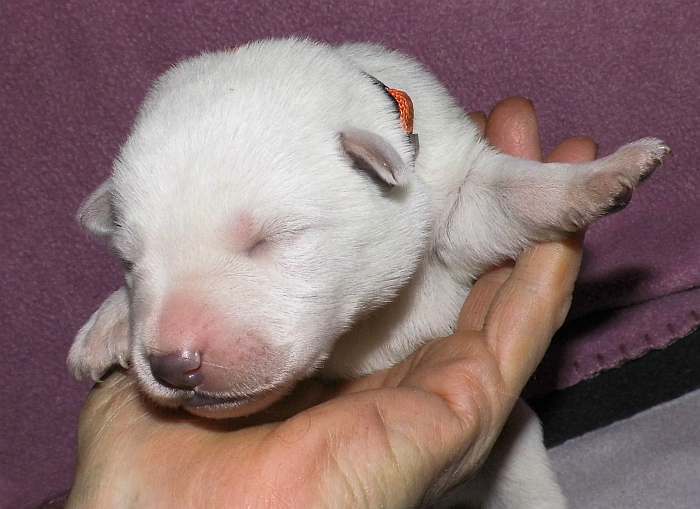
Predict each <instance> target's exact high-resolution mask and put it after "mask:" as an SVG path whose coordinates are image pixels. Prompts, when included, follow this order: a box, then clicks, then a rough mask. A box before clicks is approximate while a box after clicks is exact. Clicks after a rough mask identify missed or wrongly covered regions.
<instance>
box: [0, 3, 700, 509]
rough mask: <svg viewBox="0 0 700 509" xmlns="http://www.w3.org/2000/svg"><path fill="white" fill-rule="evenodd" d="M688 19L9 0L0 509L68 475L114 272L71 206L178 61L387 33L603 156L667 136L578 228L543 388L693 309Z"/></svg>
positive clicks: (686, 6)
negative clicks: (629, 187)
mask: <svg viewBox="0 0 700 509" xmlns="http://www.w3.org/2000/svg"><path fill="white" fill-rule="evenodd" d="M698 26H700V4H698V3H696V2H694V1H691V0H686V1H669V0H666V1H643V2H640V1H639V0H607V1H601V0H589V1H586V2H583V1H580V2H577V1H574V0H566V1H564V0H561V1H556V2H555V1H551V0H550V1H547V0H533V1H530V2H527V3H525V2H523V3H522V5H516V3H515V2H513V3H510V2H483V1H458V0H452V1H432V2H422V1H421V0H401V1H386V2H372V1H368V0H356V1H353V2H331V3H329V2H326V1H321V2H319V1H315V2H309V1H301V0H287V1H280V0H278V1H267V0H266V1H259V0H250V1H244V2H227V1H210V2H207V5H206V6H197V5H195V3H194V2H182V1H167V2H165V1H164V2H152V3H149V4H148V5H142V4H141V3H139V2H113V1H108V0H96V1H90V2H74V1H66V2H41V1H31V2H30V1H26V0H25V1H21V0H12V1H8V0H5V1H4V2H2V5H1V6H0V47H1V48H2V52H0V76H1V78H0V80H1V81H0V86H1V87H2V88H1V92H0V113H1V117H0V257H1V259H2V264H1V268H0V271H1V272H0V285H1V294H0V299H1V303H2V306H0V323H1V324H2V328H1V329H0V346H1V347H2V352H3V354H4V355H5V365H4V369H2V370H1V371H0V408H1V409H2V410H1V411H0V430H1V432H0V506H2V507H13V508H16V507H23V506H25V505H31V504H32V503H36V502H38V501H39V500H41V499H42V498H44V497H45V496H47V495H50V494H51V493H53V492H56V491H58V490H61V489H64V488H66V487H67V486H68V485H69V483H70V480H71V476H72V469H73V466H74V446H75V441H76V422H77V416H78V412H79V409H80V406H81V403H82V401H83V398H84V395H85V393H86V390H87V388H86V387H85V386H83V385H79V384H77V383H76V382H74V381H72V380H71V379H70V377H69V376H68V374H67V372H66V370H65V367H64V360H65V356H66V352H67V349H68V347H69V344H70V342H71V340H72V337H73V334H74V333H75V331H76V330H77V329H78V328H79V326H80V325H81V324H82V323H83V322H84V321H85V320H86V319H87V317H88V316H89V315H90V313H91V312H92V311H93V310H94V309H95V308H96V307H97V305H98V304H99V303H100V302H101V300H102V299H103V298H105V297H106V296H107V295H108V294H109V292H111V291H112V289H114V288H115V287H116V286H118V285H119V282H120V276H119V271H118V266H117V264H116V263H115V262H114V261H112V260H111V259H110V258H109V257H108V255H107V253H106V252H105V250H104V249H100V248H99V247H97V246H95V245H94V244H92V243H90V242H89V241H88V239H87V238H86V236H85V235H84V234H82V233H81V232H79V231H78V229H77V227H76V226H75V224H74V222H73V214H74V212H75V210H76V208H77V206H78V204H79V203H80V201H81V200H82V199H83V198H84V197H85V196H86V195H87V193H88V192H89V191H91V190H92V189H93V188H94V187H95V186H96V185H97V184H98V183H99V182H100V181H101V180H102V179H103V178H105V176H106V175H107V174H108V172H109V170H110V164H111V161H112V158H113V157H114V155H115V153H116V151H117V149H118V147H119V144H120V143H121V142H122V141H123V140H124V139H125V136H126V134H127V132H128V129H129V126H130V124H131V122H132V119H133V117H134V114H135V112H136V109H137V106H138V104H139V102H140V101H141V99H142V98H143V96H144V93H145V91H146V89H147V86H148V85H149V83H150V82H151V80H153V79H154V78H155V77H156V75H157V74H158V73H160V72H162V71H164V70H165V69H166V68H167V67H168V65H170V64H171V63H172V62H174V61H176V60H177V59H179V58H182V57H184V56H187V55H192V54H195V53H197V52H199V51H202V50H204V49H215V48H221V47H224V46H234V45H237V44H240V43H242V42H244V41H247V40H250V39H255V38H260V37H267V36H281V35H287V34H293V33H294V34H308V35H310V36H312V37H315V38H320V39H325V40H329V41H346V40H371V41H378V42H383V43H385V44H387V45H390V46H392V47H395V48H397V49H401V50H405V51H407V52H410V53H412V54H414V55H416V56H417V57H419V58H420V59H421V60H422V61H423V62H425V63H426V64H428V65H429V67H430V68H431V69H432V70H433V71H434V72H435V73H436V74H437V75H438V76H439V77H440V78H441V79H442V80H443V81H444V82H445V83H446V85H447V86H448V87H449V88H450V90H452V92H453V93H454V94H455V95H456V96H457V97H458V99H459V100H460V102H461V103H462V104H463V106H464V107H465V108H467V109H482V110H489V109H490V108H491V107H492V105H493V103H494V101H495V100H497V99H499V98H502V97H505V96H508V95H513V94H520V95H525V96H527V97H530V98H532V99H533V100H534V102H535V103H536V105H537V107H538V110H539V113H540V122H541V127H542V132H543V138H544V145H545V147H546V148H551V147H553V146H554V144H556V143H557V142H558V141H560V140H561V139H562V138H564V137H565V136H569V135H575V134H582V133H585V134H589V135H592V136H593V137H594V138H595V139H596V140H598V141H599V142H600V147H601V152H602V153H603V154H605V153H608V152H610V151H611V150H613V149H614V148H615V147H616V146H618V145H620V144H622V143H624V142H627V141H631V140H633V139H636V138H639V137H642V136H646V135H654V136H659V137H662V138H664V139H665V140H667V141H668V142H669V143H670V145H671V146H672V148H673V150H674V153H675V155H674V157H673V159H672V160H671V162H670V163H669V164H667V165H666V167H664V168H663V169H662V170H661V172H659V173H657V174H656V175H655V176H654V177H653V178H652V179H651V180H650V181H649V182H648V183H647V185H645V186H644V188H642V190H641V191H640V192H639V193H638V194H637V195H636V196H635V198H634V200H633V202H632V204H631V205H630V206H629V207H628V209H627V210H626V211H625V212H623V213H622V214H618V215H614V216H611V217H608V218H606V219H604V220H603V221H601V222H600V223H599V224H597V225H596V226H595V227H594V228H592V229H591V231H590V232H589V234H588V237H587V244H586V247H587V254H586V260H585V266H584V270H583V274H582V276H581V282H580V285H579V287H578V292H577V295H576V299H575V305H574V310H573V314H572V316H573V319H572V321H571V322H570V324H569V325H568V326H567V328H566V330H565V332H564V333H563V334H562V335H560V339H559V341H558V342H557V343H556V344H555V346H554V347H553V349H552V352H550V355H549V356H548V358H547V360H546V361H545V364H544V367H543V369H542V370H541V372H540V374H539V375H538V377H537V379H536V384H535V385H534V386H533V390H536V391H540V392H541V391H546V390H549V389H551V388H552V387H565V386H568V385H571V384H573V383H576V382H578V381H580V380H581V379H582V378H585V377H589V376H592V375H594V374H595V373H596V372H598V371H599V370H600V369H604V368H608V367H612V366H615V365H618V364H619V363H621V362H623V361H624V360H625V359H629V358H633V357H636V356H639V355H642V354H643V353H644V352H646V351H648V349H649V348H661V347H663V346H665V345H667V344H668V343H669V342H670V341H672V340H673V339H676V338H678V337H680V336H682V335H685V334H686V333H687V332H689V331H690V330H691V329H692V328H694V327H696V326H697V325H698V323H699V322H700V315H699V313H700V290H698V284H699V283H700V263H698V252H699V250H698V247H700V246H699V243H700V240H699V239H700V234H699V233H698V230H699V228H698V226H699V224H700V216H699V215H700V207H698V181H699V180H700V174H699V173H698V171H697V160H698V157H699V156H700V154H699V153H698V149H697V136H698V132H699V128H700V101H699V100H698V83H700V66H699V64H698V62H700V36H699V35H698V28H697V27H698ZM615 308H619V310H618V311H610V310H611V309H615Z"/></svg>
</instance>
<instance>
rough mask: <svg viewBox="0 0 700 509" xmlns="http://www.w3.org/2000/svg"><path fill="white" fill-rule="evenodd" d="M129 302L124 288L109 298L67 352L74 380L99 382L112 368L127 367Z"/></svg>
mask: <svg viewBox="0 0 700 509" xmlns="http://www.w3.org/2000/svg"><path fill="white" fill-rule="evenodd" d="M128 362H129V302H128V296H127V293H126V289H125V288H120V289H119V290H117V291H116V292H114V293H113V294H112V295H110V296H109V297H108V298H107V299H106V300H105V301H104V302H103V303H102V305H101V306H100V307H99V309H98V310H97V311H95V312H94V313H93V315H92V316H91V317H90V319H89V320H88V321H87V323H85V325H83V326H82V327H81V329H80V331H78V334H77V335H76V337H75V340H74V341H73V345H72V346H71V348H70V351H69V352H68V360H67V364H68V368H69V369H70V371H71V373H72V374H73V376H75V378H76V379H78V380H82V379H84V378H87V377H90V378H91V379H92V380H94V381H97V380H99V379H100V378H101V377H102V375H104V373H105V372H106V371H107V370H108V369H109V368H110V367H112V366H114V365H116V364H119V365H121V366H122V367H124V368H126V367H128Z"/></svg>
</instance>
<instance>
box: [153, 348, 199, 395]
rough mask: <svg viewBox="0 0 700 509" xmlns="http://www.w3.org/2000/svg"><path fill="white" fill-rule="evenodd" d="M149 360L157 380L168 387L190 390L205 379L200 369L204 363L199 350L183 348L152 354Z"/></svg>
mask: <svg viewBox="0 0 700 509" xmlns="http://www.w3.org/2000/svg"><path fill="white" fill-rule="evenodd" d="M148 362H149V363H150V365H151V372H152V373H153V376H154V377H155V378H156V380H158V381H159V382H160V383H162V384H163V385H167V386H168V387H173V388H175V389H183V390H186V391H188V390H192V389H194V388H195V387H197V386H198V385H199V384H201V383H202V382H203V381H204V376H203V375H202V373H200V371H199V367H200V365H201V364H202V360H201V356H200V355H199V352H190V351H188V350H181V351H179V352H174V353H168V354H164V355H160V354H151V355H150V356H149V358H148Z"/></svg>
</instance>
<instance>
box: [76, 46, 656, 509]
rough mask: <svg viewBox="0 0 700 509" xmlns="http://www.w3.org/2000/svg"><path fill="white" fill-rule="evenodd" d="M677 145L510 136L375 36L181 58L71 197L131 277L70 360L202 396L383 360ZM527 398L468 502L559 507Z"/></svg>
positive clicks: (427, 333)
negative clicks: (493, 130)
mask: <svg viewBox="0 0 700 509" xmlns="http://www.w3.org/2000/svg"><path fill="white" fill-rule="evenodd" d="M388 87H391V88H388ZM393 89H400V90H402V91H405V93H407V95H408V96H409V97H410V98H411V99H412V101H413V108H414V112H415V113H414V115H413V114H412V112H411V108H410V105H409V104H408V103H409V101H408V99H407V98H406V95H405V94H403V93H401V92H399V91H397V90H393ZM412 121H413V126H411V123H412ZM413 132H415V133H416V134H417V135H418V136H419V137H420V147H418V143H417V142H416V136H415V135H413V134H412V133H413ZM667 151H668V148H667V147H666V146H665V145H664V144H663V143H662V142H661V141H659V140H656V139H650V138H647V139H643V140H640V141H637V142H635V143H632V144H629V145H626V146H624V147H622V148H621V149H619V150H618V151H617V152H616V153H614V154H613V155H611V156H608V157H606V158H603V159H600V160H598V161H596V162H594V163H589V164H581V165H575V167H574V165H567V164H541V163H537V162H532V161H524V160H519V159H515V158H512V157H509V156H506V155H504V154H500V153H498V152H497V151H495V150H494V149H493V148H491V147H489V146H488V145H487V144H486V143H485V142H484V141H483V140H482V139H481V138H480V137H479V133H478V132H477V129H476V128H475V126H474V125H473V124H472V123H471V122H470V121H469V119H468V117H467V116H466V115H465V114H464V112H463V111H462V110H461V109H460V108H459V106H458V105H457V104H456V102H455V101H454V100H453V99H452V98H451V97H450V95H449V94H448V93H447V91H446V90H445V89H444V87H443V86H442V85H441V84H440V83H439V82H438V81H437V80H436V79H435V78H434V77H433V76H432V75H431V74H430V73H429V72H427V71H426V70H425V69H424V68H423V67H421V66H420V65H419V64H418V63H416V62H415V61H414V60H412V59H410V58H409V57H406V56H404V55H401V54H399V53H395V52H390V51H387V50H385V49H384V48H381V47H379V46H373V45H365V44H351V45H345V46H340V47H331V46H328V45H326V44H320V43H315V42H310V41H303V40H297V39H287V40H272V41H261V42H254V43H251V44H248V45H246V46H243V47H240V48H237V49H234V50H230V51H223V52H218V53H206V54H203V55H201V56H199V57H196V58H192V59H189V60H186V61H184V62H181V63H180V64H178V65H176V66H175V67H173V68H172V69H171V70H169V71H168V72H167V73H165V74H164V75H163V76H162V77H161V78H160V79H159V80H158V81H157V82H156V84H155V85H154V87H153V89H152V90H151V92H150V93H149V95H148V97H147V98H146V100H145V102H144V105H143V106H142V108H141V111H140V113H139V115H138V118H137V120H136V125H135V126H134V128H133V131H132V133H131V135H130V137H129V139H128V140H127V142H126V143H125V144H124V146H123V147H122V150H121V153H120V155H119V157H118V158H117V161H116V162H115V165H114V174H113V175H112V176H111V177H110V178H109V179H108V180H107V181H106V182H105V183H104V184H102V185H101V186H100V187H99V188H98V189H97V190H96V191H95V192H94V193H93V194H92V195H91V196H90V197H89V198H88V199H87V201H86V202H85V204H84V205H83V206H82V208H81V209H80V212H79V219H80V222H81V223H82V224H83V225H84V226H85V228H86V229H87V230H88V231H90V232H92V233H93V234H94V235H96V236H98V237H103V238H106V239H108V242H109V244H110V245H111V246H112V247H113V249H114V250H115V252H116V253H117V254H118V255H119V256H120V257H121V258H122V259H123V260H124V264H125V269H126V285H125V286H124V287H123V288H121V289H119V290H117V291H116V292H115V293H114V294H112V296H110V297H109V298H108V299H107V300H106V301H105V302H104V303H103V304H102V306H101V307H100V308H99V309H98V310H97V311H96V312H95V314H94V315H93V316H92V317H91V318H90V320H89V321H88V322H87V323H86V324H85V325H84V326H83V328H82V329H81V330H80V332H79V333H78V335H77V337H76V339H75V343H74V344H73V347H72V348H71V351H70V354H69V359H68V362H69V365H70V367H71V369H72V371H73V372H74V373H75V374H76V376H79V377H80V376H85V375H89V376H91V377H93V378H95V379H96V378H98V377H99V376H100V375H101V374H103V373H104V371H105V370H106V369H107V368H109V367H110V366H111V365H113V364H116V363H120V364H122V365H124V366H126V365H127V363H128V365H130V366H131V367H132V370H133V372H134V373H135V375H136V377H137V378H138V380H139V382H140V386H141V387H142V389H143V391H145V393H146V394H148V395H149V396H150V397H151V398H153V399H154V400H155V401H157V402H159V403H161V404H163V405H169V406H182V407H184V408H185V409H187V410H188V411H190V412H193V413H196V414H199V415H204V416H211V417H220V416H233V415H241V414H245V413H251V412H255V411H257V410H259V409H261V408H264V407H266V406H268V405H269V404H271V403H272V402H273V401H275V400H276V399H278V398H279V397H281V396H282V395H284V394H285V392H286V391H288V390H289V389H290V388H291V387H292V386H293V385H294V384H295V383H296V382H297V381H299V380H300V379H302V378H305V377H308V376H310V375H312V374H314V373H317V372H318V371H319V370H322V372H323V374H324V375H326V376H332V377H355V376H358V375H362V374H364V373H370V372H372V371H376V370H379V369H382V368H386V367H388V366H391V365H393V364H395V363H397V362H399V361H401V360H402V359H404V358H406V357H407V356H408V355H410V354H411V353H412V352H413V351H415V350H416V349H417V348H418V347H419V346H420V345H421V344H422V343H424V342H425V341H427V340H429V339H431V338H435V337H441V336H445V335H448V334H450V332H451V331H452V328H453V326H454V324H455V321H456V317H457V314H458V311H459V309H460V307H461V305H462V304H463V302H464V299H465V297H466V295H467V293H468V291H469V287H470V285H471V284H472V282H473V280H474V278H475V277H476V276H478V275H479V274H480V273H481V272H482V271H483V270H485V269H486V268H487V267H489V266H492V265H494V264H496V263H498V262H499V261H501V260H504V259H506V258H513V257H516V256H517V255H518V254H519V253H520V252H521V251H522V249H523V248H524V247H526V246H528V245H530V244H532V243H533V242H537V241H542V240H550V239H558V238H562V237H564V236H565V235H567V234H569V233H571V232H574V231H577V230H579V229H581V228H583V227H585V226H586V225H588V224H589V223H590V222H591V221H593V220H594V219H596V218H597V217H599V216H601V215H603V214H605V213H607V212H609V211H611V210H612V209H614V208H619V207H622V206H624V205H625V204H626V203H627V201H629V198H630V193H631V190H632V189H633V188H634V187H635V186H636V185H637V183H638V182H639V181H640V180H641V179H642V178H643V177H645V176H647V175H648V174H650V173H651V172H652V171H653V169H654V168H655V167H656V166H657V165H658V164H659V163H660V161H661V159H662V157H663V156H664V155H665V154H666V152H667ZM518 413H522V415H524V416H525V417H523V418H522V419H521V420H520V421H522V422H521V423H520V424H518V425H513V426H514V429H518V430H519V431H518V433H515V438H512V439H511V442H513V443H514V444H515V445H513V444H512V443H511V444H510V445H509V446H508V448H509V449H508V452H507V453H505V452H504V453H502V454H498V453H497V454H495V457H496V456H497V457H498V460H494V462H493V464H492V465H489V466H487V468H485V469H484V471H488V475H489V479H490V480H491V481H489V482H485V483H484V484H483V485H482V484H481V483H480V482H478V481H477V482H474V483H473V485H472V486H473V487H474V489H473V490H472V491H473V492H474V495H473V496H475V497H477V498H478V499H479V500H477V501H475V502H476V503H479V504H483V505H484V506H487V507H517V508H526V507H533V508H534V507H537V508H544V507H562V506H564V501H563V498H562V496H561V494H560V492H559V489H558V487H557V485H556V483H555V481H554V478H553V476H552V474H551V472H550V470H549V467H548V465H547V460H546V455H545V452H544V448H543V446H542V440H541V431H540V429H539V424H538V423H537V421H536V418H535V417H534V416H533V415H532V414H531V413H528V412H527V410H526V409H520V410H518ZM521 427H522V429H520V428H521ZM516 453H517V454H516ZM493 479H495V480H496V482H492V481H493ZM487 485H488V486H489V487H488V488H487V487H486V486H487Z"/></svg>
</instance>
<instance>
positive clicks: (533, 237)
mask: <svg viewBox="0 0 700 509" xmlns="http://www.w3.org/2000/svg"><path fill="white" fill-rule="evenodd" d="M669 152H670V151H669V148H668V147H667V146H666V145H665V144H664V143H663V142H662V141H661V140H658V139H655V138H644V139H641V140H638V141H636V142H633V143H630V144H628V145H625V146H623V147H621V148H620V149H618V150H617V151H616V152H615V153H613V154H611V155H609V156H607V157H604V158H602V159H598V160H596V161H593V162H590V163H583V164H561V163H539V162H535V161H528V160H523V159H517V158H514V157H511V156H507V155H505V154H501V153H498V152H496V151H494V150H491V149H486V150H485V151H484V152H483V153H482V154H480V155H479V156H478V157H477V158H476V160H475V162H474V163H473V164H472V169H471V170H470V171H469V173H468V174H467V176H466V178H465V180H464V182H463V183H462V186H461V187H460V189H459V191H458V192H457V193H456V196H455V200H454V202H453V203H452V204H451V207H450V208H449V209H448V211H447V212H446V214H445V216H444V218H443V220H442V222H441V223H442V224H441V227H440V228H439V229H438V233H437V235H436V242H435V251H436V254H437V255H438V257H439V258H440V259H442V260H443V262H444V263H446V264H447V265H448V266H449V267H450V268H451V269H454V271H455V273H458V274H468V277H469V278H473V277H476V276H478V275H479V274H480V273H481V272H482V271H483V270H485V269H486V268H488V267H489V266H491V265H493V264H495V263H498V262H499V261H502V260H503V259H506V258H515V257H517V256H518V254H519V253H520V252H521V251H522V249H523V248H525V247H527V246H528V245H530V244H532V243H534V242H538V241H548V240H556V239H561V238H563V237H565V236H566V235H568V234H571V233H573V232H576V231H579V230H581V229H583V228H585V227H586V226H588V225H589V224H590V223H591V222H593V221H594V220H595V219H597V218H598V217H601V216H603V215H605V214H607V213H610V212H613V211H616V210H619V209H621V208H623V207H624V206H625V205H627V203H628V202H629V200H630V198H631V197H632V191H633V189H634V188H635V187H636V186H637V185H638V184H639V182H640V181H642V180H643V179H644V178H646V177H648V176H649V175H650V174H651V173H652V172H653V171H654V170H655V169H656V168H657V167H658V166H659V164H660V163H661V161H662V159H663V158H664V156H665V155H667V154H668V153H669Z"/></svg>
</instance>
